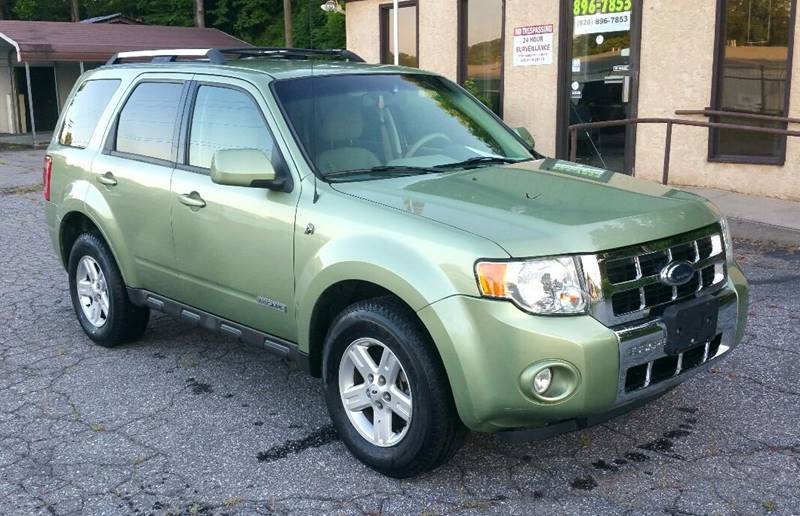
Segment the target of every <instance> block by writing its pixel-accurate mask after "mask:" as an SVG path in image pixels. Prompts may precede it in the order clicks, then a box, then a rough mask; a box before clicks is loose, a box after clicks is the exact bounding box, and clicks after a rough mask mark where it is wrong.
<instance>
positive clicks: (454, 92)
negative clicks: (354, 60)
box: [275, 74, 532, 179]
mask: <svg viewBox="0 0 800 516" xmlns="http://www.w3.org/2000/svg"><path fill="white" fill-rule="evenodd" d="M275 94H276V96H277V98H278V101H279V102H280V103H281V105H282V106H283V109H284V111H285V113H286V115H287V117H288V119H289V123H290V124H291V125H292V126H293V128H294V130H295V133H296V134H297V137H298V139H299V143H300V145H301V146H302V147H303V148H304V150H305V152H306V155H307V156H308V157H309V158H310V159H311V160H312V161H313V164H314V167H315V168H316V170H317V172H318V173H319V174H320V175H321V176H323V177H328V178H329V179H333V178H335V177H343V176H347V175H348V174H351V175H352V174H356V173H360V174H362V175H368V176H369V177H386V176H387V175H393V174H400V173H406V174H408V173H431V172H436V171H441V170H446V169H448V168H454V167H458V166H459V165H462V164H463V165H464V166H478V164H484V163H495V162H502V163H509V162H516V161H524V160H529V159H532V155H531V152H530V151H529V150H528V149H527V148H526V147H525V145H524V144H522V143H521V142H520V141H519V140H518V139H517V138H516V136H515V135H514V134H513V133H511V132H510V130H509V129H508V128H506V127H505V126H504V125H503V124H501V123H499V122H498V121H497V120H496V119H495V118H494V117H493V116H492V115H491V114H490V113H489V112H488V111H487V110H485V109H484V108H483V107H482V106H481V105H480V104H478V103H477V102H476V101H475V100H473V99H472V98H470V97H469V96H468V95H467V94H466V93H464V91H463V90H461V89H460V88H458V87H457V86H455V85H454V84H453V83H451V82H450V81H447V80H446V79H442V78H440V77H436V76H430V75H418V74H391V75H390V74H386V75H383V74H381V75H333V76H324V77H307V78H301V79H289V80H284V81H278V82H276V83H275ZM436 167H441V168H438V169H437V168H436Z"/></svg>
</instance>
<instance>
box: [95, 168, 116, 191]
mask: <svg viewBox="0 0 800 516" xmlns="http://www.w3.org/2000/svg"><path fill="white" fill-rule="evenodd" d="M97 181H98V182H99V183H101V184H104V185H106V186H109V187H110V186H117V179H116V178H115V177H114V174H112V173H111V172H106V173H105V174H103V175H102V176H97Z"/></svg>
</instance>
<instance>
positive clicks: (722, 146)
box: [712, 0, 794, 161]
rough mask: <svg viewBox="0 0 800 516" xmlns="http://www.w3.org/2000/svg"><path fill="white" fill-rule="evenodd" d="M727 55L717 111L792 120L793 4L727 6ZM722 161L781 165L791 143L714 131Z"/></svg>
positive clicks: (763, 1) (732, 0)
mask: <svg viewBox="0 0 800 516" xmlns="http://www.w3.org/2000/svg"><path fill="white" fill-rule="evenodd" d="M720 6H721V8H722V9H723V10H724V11H723V13H722V14H723V24H722V26H721V27H720V28H718V29H717V38H722V39H721V41H719V43H718V44H719V45H720V46H722V55H721V56H720V58H721V59H719V61H718V63H717V69H716V70H715V73H716V75H717V81H718V84H719V87H718V91H717V98H716V99H715V107H716V109H718V110H722V111H736V112H740V113H755V114H758V115H772V116H787V115H788V105H787V101H788V98H787V92H788V90H789V71H790V69H791V63H790V61H789V55H790V54H789V49H791V48H792V46H793V45H794V43H793V41H792V30H791V29H792V26H793V25H794V19H792V2H791V1H789V0H750V1H748V2H742V1H741V0H722V2H721V4H720ZM717 121H719V122H725V123H732V124H747V125H755V126H760V127H773V128H783V129H785V128H786V125H785V124H781V123H777V122H770V121H764V122H762V121H753V120H748V119H744V118H739V117H720V118H719V119H718V120H717ZM712 135H713V138H714V153H713V154H715V155H716V156H717V157H723V158H739V159H740V160H742V161H748V159H747V158H759V159H762V160H763V159H766V160H770V159H771V160H774V161H782V160H783V153H784V147H785V145H786V137H785V136H779V135H772V134H766V133H748V132H745V131H733V130H712Z"/></svg>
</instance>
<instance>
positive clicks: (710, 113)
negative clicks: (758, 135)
mask: <svg viewBox="0 0 800 516" xmlns="http://www.w3.org/2000/svg"><path fill="white" fill-rule="evenodd" d="M675 114H676V115H700V116H705V117H709V118H710V117H716V116H727V117H730V118H744V119H747V120H766V121H769V122H784V123H787V124H800V118H791V117H786V116H775V115H762V114H759V113H743V112H741V111H720V110H716V109H708V108H706V109H679V110H677V111H675Z"/></svg>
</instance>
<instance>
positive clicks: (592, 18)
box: [572, 0, 633, 36]
mask: <svg viewBox="0 0 800 516" xmlns="http://www.w3.org/2000/svg"><path fill="white" fill-rule="evenodd" d="M632 7H633V5H632V0H574V2H573V8H572V14H573V15H574V19H575V27H574V35H575V36H579V35H581V34H597V33H601V32H620V31H627V30H630V28H631V8H632Z"/></svg>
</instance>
